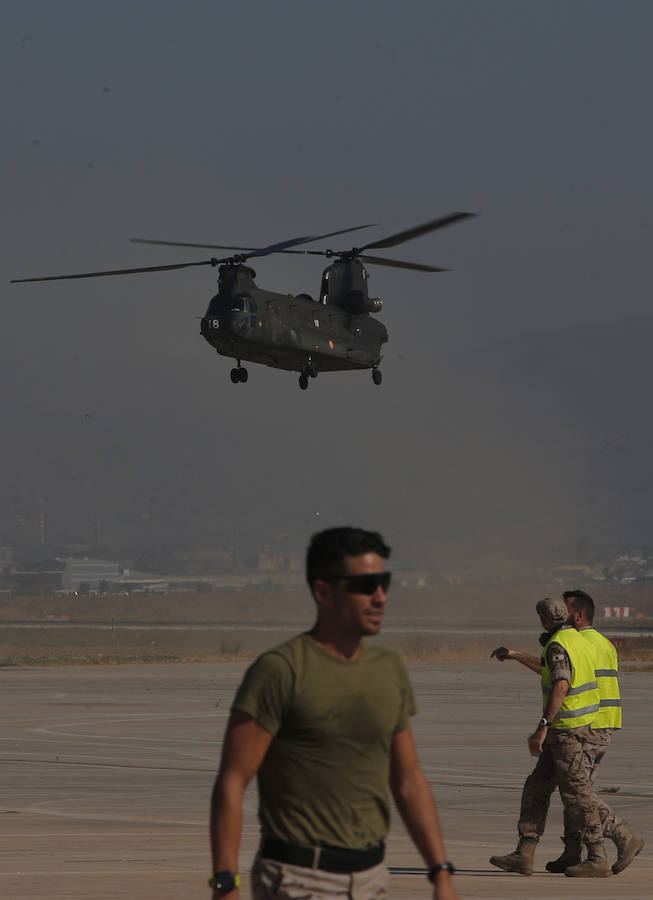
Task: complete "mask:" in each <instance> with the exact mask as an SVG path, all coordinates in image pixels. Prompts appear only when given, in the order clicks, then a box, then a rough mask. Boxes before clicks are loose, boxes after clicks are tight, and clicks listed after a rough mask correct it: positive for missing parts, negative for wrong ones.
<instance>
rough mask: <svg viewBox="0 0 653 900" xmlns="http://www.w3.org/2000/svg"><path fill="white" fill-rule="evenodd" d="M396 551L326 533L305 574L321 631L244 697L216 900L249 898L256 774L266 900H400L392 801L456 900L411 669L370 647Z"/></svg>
mask: <svg viewBox="0 0 653 900" xmlns="http://www.w3.org/2000/svg"><path fill="white" fill-rule="evenodd" d="M389 555H390V549H389V547H387V546H386V544H385V543H384V541H383V538H382V537H381V536H380V535H379V534H377V533H376V532H369V531H363V530H362V529H358V528H331V529H328V530H327V531H323V532H319V533H318V534H316V535H314V536H313V538H312V540H311V544H310V546H309V549H308V553H307V560H306V569H307V572H306V575H307V580H308V583H309V587H310V589H311V592H312V594H313V597H314V599H315V602H316V605H317V619H316V622H315V625H314V626H313V628H312V629H311V631H309V632H307V633H306V634H302V635H299V636H298V637H296V638H293V639H292V640H290V641H287V642H286V643H285V644H282V645H281V646H279V647H276V648H274V649H272V650H270V651H268V652H267V653H264V654H263V655H262V656H260V657H259V658H258V659H257V660H256V661H255V662H254V663H253V665H252V666H250V668H249V669H248V670H247V673H246V674H245V677H244V679H243V682H242V684H241V686H240V688H239V689H238V691H237V694H236V698H235V700H234V703H233V706H232V712H231V717H230V719H229V723H228V725H227V730H226V732H225V737H224V744H223V751H222V759H221V763H220V770H219V772H218V776H217V778H216V782H215V786H214V789H213V794H212V798H211V849H212V854H213V865H214V872H215V875H214V876H213V878H212V879H211V881H210V884H211V886H212V887H213V889H214V898H218V897H222V896H224V895H225V894H227V893H230V894H231V897H230V900H237V895H238V886H239V878H238V875H237V874H236V873H237V862H238V848H239V845H240V836H241V827H242V804H243V794H244V791H245V788H246V786H247V784H248V783H249V781H250V780H251V779H252V778H253V777H254V776H255V775H256V776H257V780H258V789H259V820H260V824H261V844H260V847H259V852H258V854H257V857H256V860H255V862H254V867H253V869H252V876H251V883H252V893H253V896H254V898H255V900H272V898H273V897H274V898H275V900H290V898H291V897H297V896H312V897H314V898H320V897H324V898H326V897H329V896H334V895H335V894H338V895H340V897H342V896H350V897H351V896H355V897H356V898H357V900H382V898H385V897H386V896H387V872H386V870H385V867H384V866H383V856H384V843H383V841H384V838H385V837H386V835H387V832H388V827H389V821H390V804H389V790H388V789H390V791H391V792H392V795H393V798H394V801H395V804H396V806H397V808H398V810H399V812H400V814H401V816H402V818H403V820H404V823H405V825H406V827H407V830H408V832H409V834H410V836H411V838H412V839H413V842H414V843H415V846H416V847H417V849H418V850H419V852H420V853H421V855H422V857H423V859H424V861H425V863H426V865H427V866H428V868H429V879H430V881H431V882H432V883H433V886H434V898H437V900H456V898H457V894H456V892H455V890H454V888H453V884H452V880H451V874H452V872H453V866H452V865H451V863H448V862H447V861H446V856H445V852H444V844H443V840H442V835H441V831H440V824H439V819H438V814H437V810H436V807H435V803H434V801H433V797H432V794H431V791H430V788H429V786H428V783H427V781H426V779H425V777H424V774H423V772H422V770H421V768H420V765H419V760H418V757H417V751H416V748H415V742H414V739H413V736H412V731H411V729H410V726H409V718H410V716H412V715H413V714H414V713H415V711H416V710H415V702H414V698H413V693H412V689H411V686H410V682H409V680H408V676H407V673H406V670H405V667H404V665H403V662H402V661H401V659H400V658H399V657H398V656H397V654H395V653H393V652H392V651H390V650H385V649H383V648H380V647H374V646H368V645H367V644H365V643H364V642H363V638H365V637H371V636H373V635H376V634H378V632H379V631H380V628H381V621H382V618H383V613H384V610H385V606H386V602H387V590H388V587H389V584H390V573H389V572H386V571H385V570H384V560H385V559H387V558H388V556H389Z"/></svg>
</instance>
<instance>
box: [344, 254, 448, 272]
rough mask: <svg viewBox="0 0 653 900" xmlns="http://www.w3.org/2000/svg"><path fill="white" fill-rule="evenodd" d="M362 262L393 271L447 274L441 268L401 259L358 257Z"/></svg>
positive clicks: (445, 270) (446, 270)
mask: <svg viewBox="0 0 653 900" xmlns="http://www.w3.org/2000/svg"><path fill="white" fill-rule="evenodd" d="M358 258H359V259H362V260H363V262H366V263H372V264H373V265H375V266H388V267H390V268H393V269H414V270H415V271H416V272H448V271H449V269H443V268H442V267H441V266H427V265H425V264H424V263H412V262H404V261H403V260H401V259H384V258H383V257H382V256H368V255H367V254H365V255H364V256H359V257H358Z"/></svg>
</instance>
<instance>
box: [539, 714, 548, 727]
mask: <svg viewBox="0 0 653 900" xmlns="http://www.w3.org/2000/svg"><path fill="white" fill-rule="evenodd" d="M537 727H538V728H550V727H551V723H550V722H547V720H546V719H545V718H544V716H542V718H541V719H540V722H539V725H538V726H537Z"/></svg>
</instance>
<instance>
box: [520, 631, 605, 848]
mask: <svg viewBox="0 0 653 900" xmlns="http://www.w3.org/2000/svg"><path fill="white" fill-rule="evenodd" d="M547 662H548V664H549V668H550V670H551V680H552V681H558V680H560V679H561V678H564V679H566V680H567V681H568V682H569V683H571V662H570V660H569V657H568V655H567V652H566V650H565V649H564V647H562V646H561V645H560V644H557V643H555V642H554V643H552V644H550V645H549V647H548V650H547ZM603 730H604V729H601V731H603ZM604 752H605V744H604V743H603V737H602V736H601V733H600V731H597V730H596V729H592V727H591V726H590V725H584V726H582V727H580V728H550V729H549V731H548V732H547V736H546V740H545V742H544V746H543V748H542V753H541V755H540V756H539V758H538V761H537V764H536V766H535V768H534V769H533V771H532V772H531V774H530V775H529V776H528V778H527V779H526V782H525V784H524V789H523V791H522V799H521V810H520V814H519V824H518V830H519V835H520V837H522V838H526V839H529V840H538V839H539V837H540V835H542V834H543V833H544V826H545V823H546V815H547V812H548V810H549V802H550V800H551V794H552V793H553V791H554V790H555V789H556V787H557V788H558V789H559V790H560V796H561V798H562V802H563V804H564V807H565V816H566V818H567V821H568V825H569V831H570V832H578V833H581V832H582V833H583V835H584V839H585V841H586V843H588V844H597V843H600V842H601V841H602V840H603V825H602V822H601V817H600V814H599V809H598V808H597V803H596V797H595V795H594V794H593V792H592V783H591V773H592V771H593V770H594V768H595V766H596V760H597V756H599V754H601V755H602V754H603V753H604ZM606 810H608V812H610V813H611V810H610V809H609V807H607V806H606Z"/></svg>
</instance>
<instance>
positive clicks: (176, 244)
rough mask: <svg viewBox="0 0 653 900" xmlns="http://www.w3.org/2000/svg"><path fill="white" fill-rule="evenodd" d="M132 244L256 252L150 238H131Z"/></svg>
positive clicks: (240, 248) (215, 245)
mask: <svg viewBox="0 0 653 900" xmlns="http://www.w3.org/2000/svg"><path fill="white" fill-rule="evenodd" d="M129 240H130V242H131V243H132V244H162V245H163V246H164V247H199V248H200V249H202V250H247V251H251V250H256V247H230V246H228V245H226V244H188V243H182V242H181V241H153V240H150V238H130V239H129Z"/></svg>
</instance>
